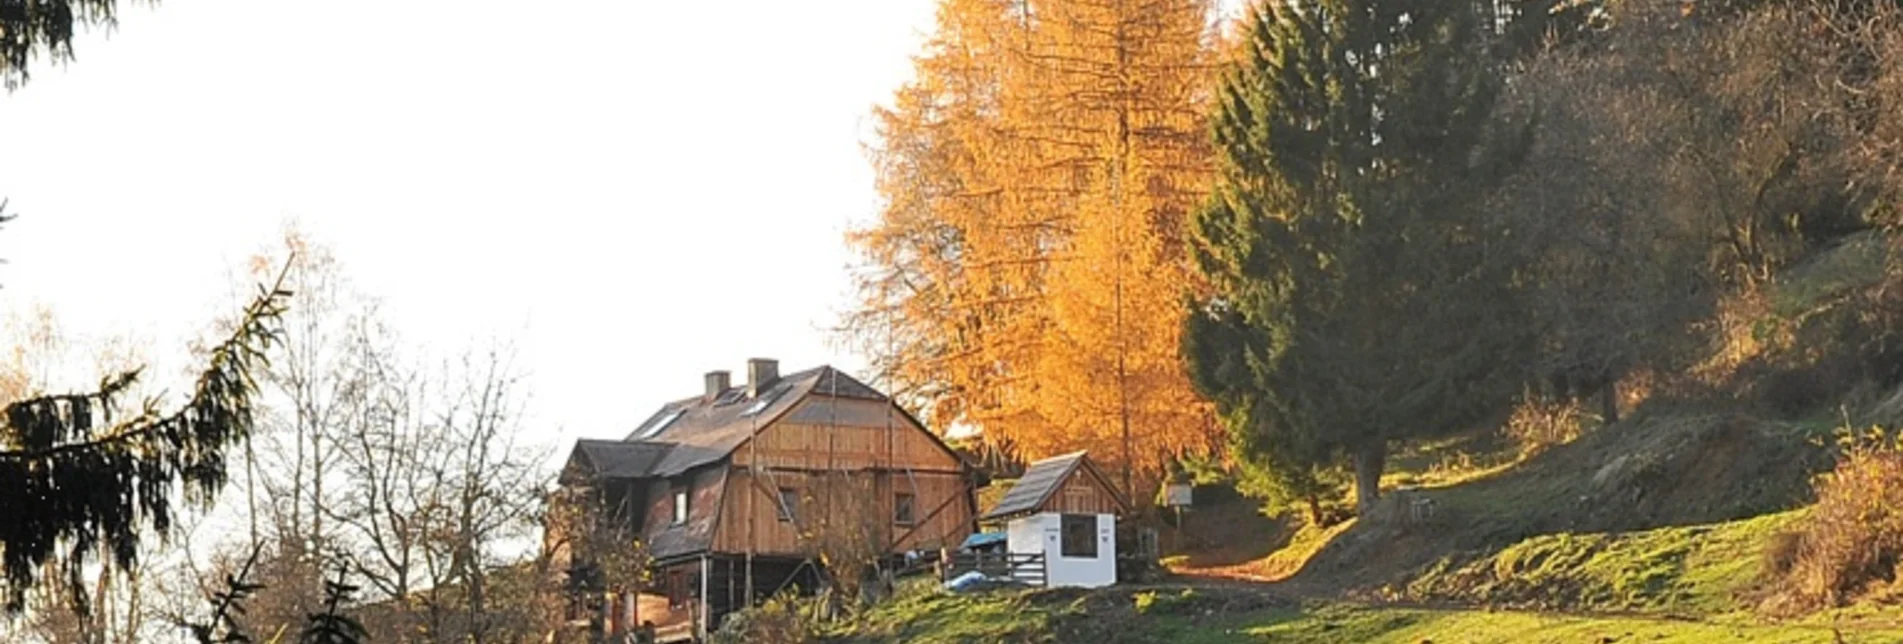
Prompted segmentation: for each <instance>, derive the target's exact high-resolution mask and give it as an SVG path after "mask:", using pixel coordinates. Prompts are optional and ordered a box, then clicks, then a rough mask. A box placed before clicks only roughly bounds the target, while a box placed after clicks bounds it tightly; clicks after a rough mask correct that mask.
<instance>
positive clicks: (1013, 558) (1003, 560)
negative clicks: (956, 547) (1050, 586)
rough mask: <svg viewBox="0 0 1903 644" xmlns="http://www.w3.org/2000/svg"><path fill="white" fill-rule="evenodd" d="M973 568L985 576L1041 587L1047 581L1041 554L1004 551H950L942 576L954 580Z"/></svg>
mask: <svg viewBox="0 0 1903 644" xmlns="http://www.w3.org/2000/svg"><path fill="white" fill-rule="evenodd" d="M974 570H975V571H978V573H979V574H982V575H984V576H986V577H990V578H994V579H995V578H999V577H1008V578H1010V579H1013V580H1016V581H1019V582H1023V583H1026V584H1030V585H1033V586H1043V585H1044V584H1045V582H1046V581H1047V579H1046V577H1045V568H1044V555H1042V554H1014V553H1006V552H957V553H952V555H951V559H949V560H947V561H946V562H945V568H944V579H954V578H957V577H958V576H959V575H963V574H965V573H967V572H971V571H974Z"/></svg>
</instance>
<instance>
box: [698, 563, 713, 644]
mask: <svg viewBox="0 0 1903 644" xmlns="http://www.w3.org/2000/svg"><path fill="white" fill-rule="evenodd" d="M713 573H714V561H713V560H712V559H708V558H707V555H704V554H703V555H701V556H700V620H699V621H700V625H699V630H700V639H701V641H703V642H704V641H707V638H709V637H712V636H713V634H714V612H713V605H712V602H709V601H708V600H707V587H708V586H710V585H712V584H713V577H714V574H713Z"/></svg>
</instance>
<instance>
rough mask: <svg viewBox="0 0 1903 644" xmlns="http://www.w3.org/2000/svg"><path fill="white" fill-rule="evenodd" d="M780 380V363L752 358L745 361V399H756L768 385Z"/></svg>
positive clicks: (770, 359) (769, 359)
mask: <svg viewBox="0 0 1903 644" xmlns="http://www.w3.org/2000/svg"><path fill="white" fill-rule="evenodd" d="M779 379H780V361H778V360H774V359H772V358H754V359H751V360H748V361H747V397H748V398H758V397H759V396H760V394H761V392H764V391H766V388H767V386H768V385H771V384H773V381H775V380H779Z"/></svg>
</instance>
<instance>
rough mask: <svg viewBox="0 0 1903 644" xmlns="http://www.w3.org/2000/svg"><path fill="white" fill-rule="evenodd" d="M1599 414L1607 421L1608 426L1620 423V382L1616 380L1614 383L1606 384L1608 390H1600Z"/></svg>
mask: <svg viewBox="0 0 1903 644" xmlns="http://www.w3.org/2000/svg"><path fill="white" fill-rule="evenodd" d="M1599 414H1600V416H1601V417H1603V418H1605V419H1606V424H1607V425H1611V424H1613V423H1616V422H1619V382H1618V381H1616V380H1615V381H1612V382H1608V383H1606V388H1605V389H1603V390H1600V392H1599Z"/></svg>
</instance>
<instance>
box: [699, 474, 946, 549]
mask: <svg viewBox="0 0 1903 644" xmlns="http://www.w3.org/2000/svg"><path fill="white" fill-rule="evenodd" d="M755 476H756V471H749V470H744V469H740V468H735V469H734V470H733V472H731V473H730V474H729V479H728V487H727V489H728V491H729V492H728V496H727V499H726V508H725V510H726V511H725V512H723V513H722V514H721V518H720V526H719V527H718V529H717V532H716V533H715V535H716V536H715V540H714V543H715V545H714V549H715V550H716V551H718V552H723V553H744V552H753V553H754V554H756V555H762V556H786V557H798V556H802V555H805V554H807V551H808V550H809V549H810V548H809V544H808V543H807V542H802V540H801V538H800V533H801V532H802V531H804V532H811V531H812V529H813V527H814V526H815V524H816V523H817V521H818V518H819V517H818V515H819V514H820V513H823V512H825V508H824V506H823V504H825V503H848V504H850V507H849V508H845V507H842V508H839V510H841V511H849V512H855V513H864V514H863V516H865V517H867V520H870V521H873V522H876V523H877V524H878V526H879V529H880V530H883V531H884V536H883V539H884V541H885V542H886V543H888V544H890V543H891V541H892V540H893V539H896V538H899V537H900V536H904V537H905V538H904V541H903V542H901V543H899V544H896V545H895V546H893V547H891V548H890V549H889V551H890V552H892V553H897V552H903V551H906V550H912V549H935V548H938V547H940V546H957V545H958V544H959V543H961V542H963V541H964V540H965V537H967V536H969V535H970V532H971V517H972V515H973V511H974V508H973V507H972V501H971V496H970V495H969V494H967V490H966V482H965V479H964V477H963V476H961V475H958V474H950V473H937V472H913V473H912V475H910V476H907V475H906V473H905V472H904V471H897V472H894V471H889V470H877V471H861V472H857V473H855V474H854V475H853V476H856V477H861V478H858V479H857V480H858V481H859V482H861V484H863V483H864V482H865V481H867V479H866V478H864V477H870V484H869V485H867V486H866V487H863V488H857V489H859V490H863V492H861V493H863V494H865V495H866V496H868V497H870V498H869V499H852V498H845V499H841V498H838V497H840V496H851V492H848V493H846V494H843V495H842V494H829V493H827V492H828V490H835V489H836V488H834V487H829V486H828V484H826V483H822V482H821V481H822V478H821V477H823V476H824V475H823V474H819V473H811V472H805V471H796V470H783V469H762V470H758V471H757V476H758V478H757V481H756V479H755ZM833 485H837V484H833ZM781 488H789V489H792V490H794V491H795V492H796V493H797V494H798V496H799V499H800V504H799V506H798V507H795V508H794V521H792V522H789V521H782V520H780V510H779V490H780V489H781ZM900 493H905V494H912V495H913V500H912V521H913V524H911V525H907V524H899V523H897V522H896V521H895V519H896V518H897V517H896V516H895V512H896V508H895V504H896V502H897V495H898V494H900ZM816 496H817V497H821V498H815V497H816ZM935 510H936V511H937V514H936V515H933V514H932V513H933V511H935ZM914 527H916V528H917V529H915V530H914V529H913V528H914ZM908 532H909V533H910V534H906V533H908Z"/></svg>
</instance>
